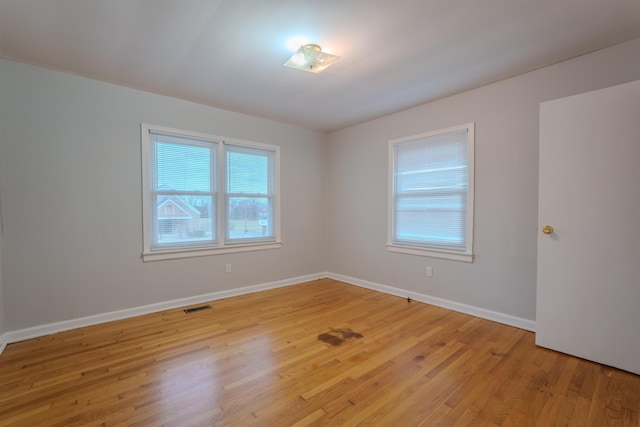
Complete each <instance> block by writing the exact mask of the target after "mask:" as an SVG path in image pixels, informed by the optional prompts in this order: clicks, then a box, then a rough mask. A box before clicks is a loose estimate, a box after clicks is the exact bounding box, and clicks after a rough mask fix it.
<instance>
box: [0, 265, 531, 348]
mask: <svg viewBox="0 0 640 427" xmlns="http://www.w3.org/2000/svg"><path fill="white" fill-rule="evenodd" d="M327 277H328V278H330V279H334V280H338V281H341V282H345V283H349V284H351V285H355V286H360V287H362V288H367V289H371V290H374V291H378V292H383V293H386V294H390V295H396V296H400V297H403V298H407V297H409V298H411V299H413V300H415V301H419V302H423V303H426V304H431V305H435V306H438V307H443V308H446V309H449V310H453V311H458V312H461V313H465V314H470V315H472V316H476V317H480V318H482V319H487V320H491V321H494V322H498V323H503V324H505V325H509V326H515V327H516V328H520V329H524V330H527V331H532V332H535V327H536V322H535V321H533V320H528V319H523V318H520V317H515V316H511V315H509V314H504V313H499V312H497V311H492V310H486V309H484V308H479V307H474V306H471V305H466V304H461V303H458V302H455V301H449V300H446V299H442V298H437V297H433V296H429V295H425V294H420V293H417V292H412V291H407V290H404V289H399V288H394V287H392V286H387V285H381V284H379V283H374V282H369V281H366V280H361V279H356V278H354V277H349V276H343V275H341V274H334V273H329V272H324V273H316V274H309V275H306V276H299V277H293V278H290V279H284V280H279V281H276V282H269V283H263V284H260V285H254V286H245V287H242V288H236V289H229V290H226V291H218V292H211V293H208V294H202V295H196V296H192V297H187V298H180V299H176V300H172V301H165V302H161V303H156V304H149V305H144V306H140V307H133V308H128V309H124V310H117V311H112V312H108V313H100V314H96V315H92V316H86V317H80V318H78V319H71V320H64V321H62V322H55V323H49V324H46V325H39V326H33V327H30V328H24V329H18V330H15V331H8V332H5V333H4V334H1V335H0V354H2V352H3V350H4V349H5V347H6V346H7V344H11V343H14V342H18V341H23V340H27V339H31V338H37V337H42V336H45V335H50V334H55V333H57V332H63V331H68V330H70V329H76V328H82V327H85V326H93V325H98V324H101V323H106V322H112V321H115V320H122V319H127V318H129V317H135V316H142V315H144V314H149V313H156V312H159V311H164V310H171V309H175V308H179V307H186V306H189V305H193V304H200V303H203V302H207V301H215V300H219V299H224V298H230V297H235V296H239V295H245V294H250V293H254V292H259V291H266V290H268V289H276V288H281V287H284V286H290V285H296V284H299V283H304V282H310V281H312V280H318V279H323V278H327Z"/></svg>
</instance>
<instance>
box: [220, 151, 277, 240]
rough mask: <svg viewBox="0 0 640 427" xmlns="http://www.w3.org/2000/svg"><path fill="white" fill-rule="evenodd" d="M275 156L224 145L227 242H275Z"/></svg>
mask: <svg viewBox="0 0 640 427" xmlns="http://www.w3.org/2000/svg"><path fill="white" fill-rule="evenodd" d="M275 154H276V153H275V152H274V151H271V150H264V149H259V148H253V147H244V146H237V145H233V144H225V155H226V169H227V181H226V209H227V214H226V215H227V218H228V221H227V229H226V241H227V242H229V243H233V242H242V241H260V240H272V239H273V238H274V227H273V206H274V198H275V176H274V172H275V167H274V162H275Z"/></svg>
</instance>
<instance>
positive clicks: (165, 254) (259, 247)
mask: <svg viewBox="0 0 640 427" xmlns="http://www.w3.org/2000/svg"><path fill="white" fill-rule="evenodd" d="M281 246H282V242H269V243H250V244H238V245H233V246H232V245H229V246H224V247H219V248H206V249H203V248H197V249H174V250H168V251H156V252H143V253H142V261H144V262H150V261H163V260H167V259H181V258H195V257H202V256H210V255H223V254H234V253H239V252H253V251H264V250H267V249H279V248H280V247H281Z"/></svg>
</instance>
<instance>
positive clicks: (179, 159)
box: [149, 132, 218, 249]
mask: <svg viewBox="0 0 640 427" xmlns="http://www.w3.org/2000/svg"><path fill="white" fill-rule="evenodd" d="M149 139H150V149H151V153H150V154H151V159H152V164H153V170H152V178H151V182H152V188H151V193H152V205H153V211H152V212H153V220H152V235H153V238H152V249H158V248H163V247H173V246H184V245H188V246H194V245H203V244H205V245H210V244H213V243H215V242H216V241H217V239H218V237H217V233H216V231H215V223H216V205H217V184H216V149H217V143H216V142H212V141H200V140H197V139H192V138H186V137H179V136H173V135H165V134H162V133H156V132H150V134H149Z"/></svg>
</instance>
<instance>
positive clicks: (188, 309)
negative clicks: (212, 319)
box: [184, 305, 211, 314]
mask: <svg viewBox="0 0 640 427" xmlns="http://www.w3.org/2000/svg"><path fill="white" fill-rule="evenodd" d="M210 308H211V306H210V305H201V306H200V307H191V308H185V309H184V312H185V313H187V314H189V313H193V312H196V311H201V310H208V309H210Z"/></svg>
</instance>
